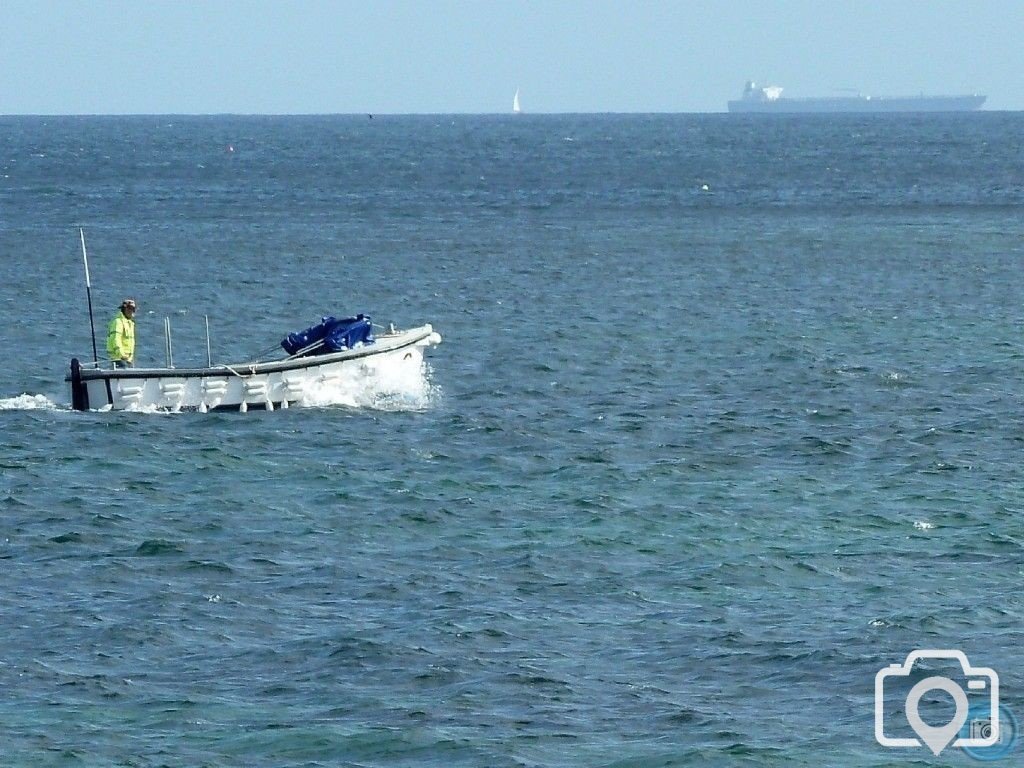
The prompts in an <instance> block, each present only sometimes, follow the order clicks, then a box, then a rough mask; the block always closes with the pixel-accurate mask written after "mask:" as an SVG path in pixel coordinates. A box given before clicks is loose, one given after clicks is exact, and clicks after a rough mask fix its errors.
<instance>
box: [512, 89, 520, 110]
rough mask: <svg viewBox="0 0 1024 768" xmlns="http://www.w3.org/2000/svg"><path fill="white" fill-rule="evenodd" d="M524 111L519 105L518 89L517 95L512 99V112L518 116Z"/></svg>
mask: <svg viewBox="0 0 1024 768" xmlns="http://www.w3.org/2000/svg"><path fill="white" fill-rule="evenodd" d="M522 111H523V108H522V107H521V106H520V105H519V89H518V88H516V95H515V96H513V97H512V112H513V114H516V115H518V114H519V113H521V112H522Z"/></svg>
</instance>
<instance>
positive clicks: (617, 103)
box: [0, 0, 1024, 114]
mask: <svg viewBox="0 0 1024 768" xmlns="http://www.w3.org/2000/svg"><path fill="white" fill-rule="evenodd" d="M1022 33H1024V2H1020V0H927V1H926V0H889V1H888V2H882V1H876V2H825V1H822V2H812V1H811V0H777V1H776V2H768V1H767V0H746V1H744V0H733V1H732V2H728V1H725V0H723V1H721V2H712V1H711V0H701V1H694V2H684V1H683V0H679V1H677V2H670V1H667V0H650V1H645V0H639V2H637V1H636V0H618V1H613V0H591V1H589V2H585V1H584V0H537V1H535V2H526V1H525V0H506V1H505V2H498V1H497V0H480V1H478V2H468V1H461V0H436V1H434V2H427V1H426V0H383V1H380V2H375V1H374V0H335V1H334V2H328V1H327V0H295V1H294V2H283V1H271V0H248V1H246V0H221V1H217V0H207V1H205V2H198V1H192V2H190V1H189V0H175V1H174V2H166V1H164V0H157V1H155V2H152V1H149V0H133V1H132V2H123V1H121V0H90V1H88V2H86V1H82V2H78V1H75V0H66V1H64V2H61V1H58V0H2V2H0V114H123V113H224V112H233V113H275V114H276V113H337V112H340V113H365V112H373V113H437V112H445V113H447V112H469V113H486V112H507V111H509V110H510V109H511V104H512V95H513V93H514V91H515V89H516V88H517V87H518V88H520V89H521V91H522V102H523V109H524V111H526V112H719V111H723V110H725V103H726V101H727V100H728V99H732V98H736V97H737V96H738V95H739V92H740V90H741V89H742V86H743V82H744V81H745V80H747V79H749V78H753V79H755V80H758V81H759V82H762V81H763V82H766V83H770V84H776V85H781V86H783V87H785V89H786V95H789V96H811V95H827V94H835V93H837V92H838V91H839V89H855V90H859V91H861V92H863V93H865V94H875V95H909V94H917V93H921V92H924V93H927V94H954V93H984V94H987V95H988V102H987V103H986V105H985V108H986V109H1012V110H1017V109H1024V34H1022Z"/></svg>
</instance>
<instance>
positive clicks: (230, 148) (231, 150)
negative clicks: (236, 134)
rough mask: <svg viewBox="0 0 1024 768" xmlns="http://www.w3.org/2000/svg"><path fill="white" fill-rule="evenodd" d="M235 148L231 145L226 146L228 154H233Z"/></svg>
mask: <svg viewBox="0 0 1024 768" xmlns="http://www.w3.org/2000/svg"><path fill="white" fill-rule="evenodd" d="M234 151H235V148H234V146H232V145H231V144H228V152H234Z"/></svg>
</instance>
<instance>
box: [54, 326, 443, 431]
mask: <svg viewBox="0 0 1024 768" xmlns="http://www.w3.org/2000/svg"><path fill="white" fill-rule="evenodd" d="M165 329H168V331H169V327H168V326H167V325H165ZM440 343H441V336H440V334H438V333H437V332H435V331H434V329H433V328H432V327H431V326H430V325H429V324H428V325H423V326H420V327H418V328H412V329H410V330H407V331H398V330H394V329H393V328H392V329H389V330H388V331H387V332H386V333H384V334H382V335H379V336H374V334H373V325H372V323H371V321H370V318H369V317H366V316H365V315H356V316H355V317H350V318H344V319H342V320H336V319H335V318H334V317H326V318H324V319H323V320H322V321H321V322H320V323H319V324H317V325H314V326H312V327H310V328H307V329H306V330H304V331H301V332H299V333H292V334H289V335H288V336H286V337H285V339H284V340H283V341H282V342H281V347H282V348H283V355H282V356H279V357H278V358H277V359H272V360H253V361H250V362H241V363H232V364H220V365H213V364H210V365H208V366H207V367H205V368H175V367H174V366H173V363H172V354H171V349H170V336H169V333H168V338H167V354H168V358H169V359H168V365H167V367H164V368H115V369H110V368H103V367H101V364H100V363H98V362H93V363H82V362H81V361H79V360H78V358H74V359H72V360H71V371H70V373H69V374H68V376H67V377H66V378H65V381H67V382H68V383H69V384H70V386H71V403H72V407H73V408H74V409H75V410H79V411H84V410H99V409H112V410H148V409H153V410H168V411H180V410H198V411H201V412H204V413H205V412H206V411H211V410H218V409H221V410H223V409H231V410H238V411H243V412H244V411H247V410H249V409H250V408H258V409H265V410H273V409H274V408H288V407H289V406H290V405H305V404H308V403H310V402H311V401H314V402H315V398H316V393H317V392H319V391H321V390H322V389H323V388H324V387H330V386H347V387H350V388H351V387H359V386H361V385H362V386H365V382H367V381H368V380H372V379H374V378H375V377H380V376H391V377H395V376H400V375H401V374H402V373H403V372H408V373H419V372H420V370H421V368H422V366H423V353H424V350H426V349H427V348H428V347H431V346H434V345H436V344H440Z"/></svg>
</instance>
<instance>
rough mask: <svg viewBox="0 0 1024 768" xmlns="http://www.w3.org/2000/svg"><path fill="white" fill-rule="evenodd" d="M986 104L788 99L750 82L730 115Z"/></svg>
mask: <svg viewBox="0 0 1024 768" xmlns="http://www.w3.org/2000/svg"><path fill="white" fill-rule="evenodd" d="M984 103H985V97H984V96H979V95H978V94H976V93H974V94H970V95H968V96H860V95H857V96H825V97H818V98H809V99H788V98H785V97H784V96H783V95H782V89H781V88H779V87H777V86H774V85H770V86H767V87H759V86H757V85H756V84H755V83H753V82H748V83H747V84H746V86H745V87H744V89H743V97H742V98H740V99H737V100H735V101H730V102H729V111H730V112H772V113H785V112H969V111H970V110H972V109H977V108H978V107H980V106H981V105H982V104H984Z"/></svg>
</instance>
